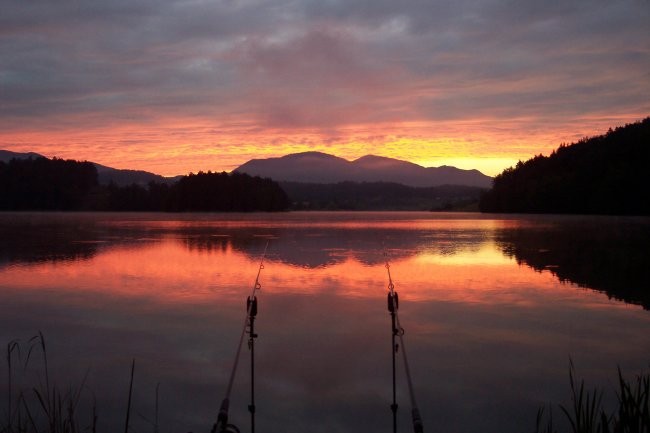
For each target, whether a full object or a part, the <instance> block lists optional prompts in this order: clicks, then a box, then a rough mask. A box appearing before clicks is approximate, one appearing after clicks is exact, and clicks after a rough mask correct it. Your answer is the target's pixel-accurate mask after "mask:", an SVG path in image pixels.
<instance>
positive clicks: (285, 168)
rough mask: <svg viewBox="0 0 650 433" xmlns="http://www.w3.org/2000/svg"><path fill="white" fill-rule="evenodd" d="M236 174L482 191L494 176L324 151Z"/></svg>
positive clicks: (260, 162)
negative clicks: (443, 186) (341, 155)
mask: <svg viewBox="0 0 650 433" xmlns="http://www.w3.org/2000/svg"><path fill="white" fill-rule="evenodd" d="M234 171H236V172H240V173H247V174H250V175H253V176H261V177H270V178H272V179H274V180H276V181H285V182H305V183H339V182H345V181H352V182H394V183H401V184H403V185H408V186H416V187H431V186H440V185H466V186H477V187H481V188H489V187H490V185H491V184H492V178H491V177H489V176H485V175H484V174H482V173H480V172H478V171H471V170H460V169H457V168H454V167H445V168H442V169H437V168H425V167H422V166H420V165H417V164H414V163H412V162H408V161H402V160H399V159H394V158H388V157H384V156H377V155H366V156H362V157H361V158H358V159H356V160H354V161H348V160H346V159H343V158H340V157H337V156H334V155H330V154H327V153H323V152H301V153H293V154H289V155H285V156H283V157H280V158H267V159H252V160H250V161H248V162H247V163H245V164H243V165H241V166H239V167H238V168H236V169H235V170H234Z"/></svg>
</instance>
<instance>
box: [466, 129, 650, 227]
mask: <svg viewBox="0 0 650 433" xmlns="http://www.w3.org/2000/svg"><path fill="white" fill-rule="evenodd" d="M649 164H650V117H648V118H646V119H644V120H642V121H640V122H637V123H633V124H628V125H626V126H623V127H619V128H616V129H615V130H611V129H610V130H609V131H608V132H607V133H606V134H603V135H600V136H596V137H591V138H584V139H582V140H580V141H578V142H577V143H573V144H571V145H566V144H563V145H560V147H559V148H558V149H556V150H555V151H553V153H552V154H551V155H550V156H542V155H538V156H535V157H534V158H531V159H529V160H528V161H525V162H521V161H520V162H519V163H517V165H516V166H515V167H511V168H508V169H506V170H505V171H503V172H502V173H501V174H499V175H497V176H496V177H495V178H494V184H493V187H492V189H491V190H489V191H487V192H485V193H484V194H483V195H482V196H481V200H480V203H479V208H480V210H481V211H482V212H521V213H567V214H602V215H650V189H649V188H648V180H649V174H648V173H649V171H648V168H649V167H648V165H649Z"/></svg>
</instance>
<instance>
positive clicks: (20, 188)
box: [0, 158, 289, 212]
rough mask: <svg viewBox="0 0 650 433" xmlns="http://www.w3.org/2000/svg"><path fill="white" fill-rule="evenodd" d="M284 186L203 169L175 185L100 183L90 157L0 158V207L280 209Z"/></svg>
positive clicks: (284, 197)
mask: <svg viewBox="0 0 650 433" xmlns="http://www.w3.org/2000/svg"><path fill="white" fill-rule="evenodd" d="M288 206H289V200H288V198H287V195H286V194H285V193H284V191H283V190H282V188H280V186H279V185H278V184H277V183H276V182H274V181H272V180H270V179H262V178H259V177H252V176H249V175H247V174H239V173H233V174H227V173H212V172H207V173H203V172H199V173H198V174H189V175H188V176H183V177H182V178H180V179H179V180H178V181H177V182H176V183H174V184H172V185H168V184H164V183H156V182H150V183H149V184H148V185H147V186H142V185H138V184H131V185H127V186H118V185H116V184H114V183H111V184H108V185H100V184H99V182H98V176H97V169H96V168H95V166H94V165H93V164H92V163H90V162H78V161H73V160H62V159H57V158H53V159H47V158H28V159H12V160H11V161H9V162H7V163H5V162H0V210H39V211H168V212H253V211H282V210H286V209H287V208H288Z"/></svg>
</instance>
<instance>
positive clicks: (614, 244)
mask: <svg viewBox="0 0 650 433" xmlns="http://www.w3.org/2000/svg"><path fill="white" fill-rule="evenodd" d="M497 238H498V240H499V248H500V249H501V250H502V251H503V253H504V254H505V255H507V256H509V257H514V258H516V259H517V261H518V262H519V263H523V264H526V265H528V266H530V267H532V268H534V269H536V270H538V271H540V272H541V271H549V272H551V273H552V274H553V275H555V276H556V277H557V278H558V279H559V280H560V281H567V282H571V283H574V284H577V285H579V286H580V287H585V288H590V289H593V290H599V291H602V292H605V293H607V295H608V296H610V297H612V298H615V299H619V300H623V301H625V302H630V303H635V304H640V305H643V307H644V308H645V309H650V292H649V291H648V290H647V288H648V281H649V279H648V269H650V254H648V245H650V225H649V222H648V220H647V219H641V218H580V217H571V218H560V217H556V218H554V219H550V220H548V221H546V223H545V224H543V225H539V226H532V227H526V228H515V229H510V230H500V231H499V232H498V234H497Z"/></svg>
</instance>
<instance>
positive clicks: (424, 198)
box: [280, 182, 484, 211]
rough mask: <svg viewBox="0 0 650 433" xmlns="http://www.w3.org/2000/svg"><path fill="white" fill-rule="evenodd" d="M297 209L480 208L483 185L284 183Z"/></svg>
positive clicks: (438, 209) (447, 209)
mask: <svg viewBox="0 0 650 433" xmlns="http://www.w3.org/2000/svg"><path fill="white" fill-rule="evenodd" d="M280 186H281V187H282V189H283V190H284V191H285V192H286V193H287V196H288V197H289V200H290V201H291V208H292V209H294V210H363V211H370V210H414V211H443V210H444V211H451V210H465V211H467V210H474V211H476V210H478V200H479V197H480V195H481V192H483V191H484V189H483V188H478V187H474V186H463V185H442V186H433V187H427V188H423V187H422V188H419V187H413V186H406V185H402V184H398V183H386V182H340V183H328V184H323V183H302V182H280Z"/></svg>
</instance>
